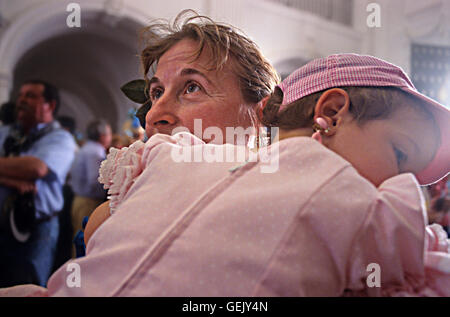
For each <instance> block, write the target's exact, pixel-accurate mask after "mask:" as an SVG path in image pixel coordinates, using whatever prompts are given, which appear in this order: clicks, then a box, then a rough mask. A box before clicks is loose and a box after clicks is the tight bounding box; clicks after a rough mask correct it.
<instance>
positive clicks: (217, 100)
mask: <svg viewBox="0 0 450 317" xmlns="http://www.w3.org/2000/svg"><path fill="white" fill-rule="evenodd" d="M196 48H197V43H196V42H195V41H193V40H189V39H185V40H181V41H180V42H178V43H177V44H175V45H174V46H172V47H171V48H170V49H169V50H168V51H167V52H166V53H165V54H164V55H162V57H161V58H160V60H159V62H158V66H157V69H156V72H155V74H154V76H153V78H152V79H151V80H150V83H151V84H150V87H149V88H150V89H149V92H150V97H151V100H152V107H151V109H150V110H149V111H148V113H147V115H146V133H147V136H148V137H150V136H152V135H153V134H155V133H164V134H172V131H173V130H174V129H175V128H181V127H184V128H186V129H187V130H189V132H191V133H193V134H196V135H197V136H199V137H201V138H202V139H204V140H205V141H206V142H209V141H214V143H224V141H225V135H226V134H225V133H226V127H239V126H242V127H243V128H244V129H246V128H247V127H249V126H251V121H250V119H249V118H248V117H247V116H243V115H241V111H240V110H241V106H242V105H243V104H244V101H243V97H242V94H241V90H240V87H239V81H238V78H237V76H236V75H235V74H234V73H233V72H232V71H231V65H230V63H229V62H228V64H226V65H225V66H224V67H223V69H221V70H220V71H217V70H208V63H209V61H210V57H211V56H210V52H209V51H208V50H207V49H205V50H204V51H203V52H202V54H201V55H200V57H199V58H198V59H197V60H195V61H192V59H193V58H192V54H193V52H194V51H195V49H196ZM196 119H200V120H201V124H200V121H197V123H196V125H195V126H194V120H196ZM194 127H195V128H196V129H194ZM209 127H217V129H218V130H220V131H221V132H222V135H223V140H217V139H216V140H211V139H208V138H205V137H203V136H204V131H205V129H206V128H209ZM199 133H201V136H200V135H198V134H199Z"/></svg>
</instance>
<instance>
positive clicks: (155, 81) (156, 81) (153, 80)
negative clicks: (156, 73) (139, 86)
mask: <svg viewBox="0 0 450 317" xmlns="http://www.w3.org/2000/svg"><path fill="white" fill-rule="evenodd" d="M153 83H159V78H158V77H152V79H150V80H149V81H148V86H149V87H150V86H151V85H152V84H153Z"/></svg>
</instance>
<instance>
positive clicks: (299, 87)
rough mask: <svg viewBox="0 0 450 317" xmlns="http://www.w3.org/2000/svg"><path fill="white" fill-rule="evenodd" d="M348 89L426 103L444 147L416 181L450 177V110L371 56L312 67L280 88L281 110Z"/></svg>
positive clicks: (331, 60)
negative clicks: (396, 92)
mask: <svg viewBox="0 0 450 317" xmlns="http://www.w3.org/2000/svg"><path fill="white" fill-rule="evenodd" d="M344 86H375V87H380V86H391V87H398V88H400V89H401V90H403V91H405V92H407V93H409V94H411V95H413V96H415V97H416V98H418V99H419V100H421V101H423V102H424V104H425V105H427V106H428V109H429V110H430V111H431V113H432V114H433V115H434V118H435V120H436V122H437V124H438V126H439V128H440V132H441V144H440V147H439V149H438V151H437V152H436V155H435V157H434V158H433V160H432V162H431V163H430V164H429V165H428V166H427V167H426V168H425V169H424V170H423V171H422V172H420V173H418V174H417V175H416V177H417V179H418V181H419V183H420V184H422V185H426V184H431V183H434V182H436V181H438V180H439V179H441V178H442V177H444V176H446V175H447V174H449V172H450V109H448V108H446V107H445V106H443V105H441V104H440V103H438V102H436V101H435V100H433V99H431V98H428V97H427V96H425V95H423V94H421V93H419V92H418V91H417V89H416V88H415V87H414V85H413V84H412V82H411V80H410V79H409V78H408V76H407V75H406V74H405V72H404V71H403V70H402V69H401V68H400V67H397V66H395V65H393V64H390V63H388V62H386V61H383V60H381V59H378V58H375V57H373V56H367V55H357V54H337V55H331V56H329V57H327V58H321V59H316V60H314V61H312V62H310V63H308V64H307V65H305V66H303V67H301V68H299V69H297V70H296V71H295V72H294V73H292V74H291V75H290V76H289V77H287V78H286V79H285V80H284V81H283V82H282V83H281V84H280V85H279V87H280V88H281V90H282V91H283V94H284V95H283V103H282V106H281V110H283V108H285V106H286V105H288V104H290V103H291V102H293V101H295V100H298V99H300V98H302V97H305V96H308V95H310V94H313V93H315V92H318V91H321V90H324V89H329V88H333V87H344ZM283 106H284V107H283Z"/></svg>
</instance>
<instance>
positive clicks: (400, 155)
mask: <svg viewBox="0 0 450 317" xmlns="http://www.w3.org/2000/svg"><path fill="white" fill-rule="evenodd" d="M394 152H395V157H396V158H397V164H398V165H400V164H403V163H404V162H405V161H406V159H407V158H408V157H407V156H406V154H405V153H403V152H402V151H400V150H399V149H397V148H396V147H394Z"/></svg>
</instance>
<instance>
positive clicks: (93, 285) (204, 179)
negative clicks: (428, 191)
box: [0, 133, 450, 297]
mask: <svg viewBox="0 0 450 317" xmlns="http://www.w3.org/2000/svg"><path fill="white" fill-rule="evenodd" d="M190 144H197V145H194V146H190ZM183 147H188V148H189V149H192V150H193V149H197V150H201V151H205V150H219V149H220V148H222V149H223V148H228V149H230V148H234V149H237V147H236V146H232V145H222V146H218V145H212V144H207V145H205V144H203V143H202V142H201V141H198V139H196V138H195V137H194V136H191V135H189V134H186V133H184V134H179V135H176V136H174V137H171V136H166V135H155V136H153V137H152V138H151V139H150V140H149V141H148V142H147V143H146V144H145V146H144V148H142V151H137V152H135V153H138V152H139V155H138V156H139V164H135V163H133V164H132V165H133V166H135V167H136V166H141V167H142V170H141V172H140V174H139V175H138V176H136V177H135V178H134V179H133V181H132V183H130V184H131V186H128V185H127V186H122V185H121V188H124V189H127V191H126V193H123V195H122V196H120V197H122V199H121V200H120V201H119V200H116V202H117V205H116V211H115V213H114V214H112V215H111V217H110V218H109V219H107V220H106V221H105V222H104V223H103V224H102V225H101V226H100V227H99V228H98V229H97V231H96V232H95V233H94V234H93V236H92V238H91V240H90V241H89V244H88V246H87V255H86V256H85V257H83V258H80V259H76V260H71V261H69V262H67V263H66V264H65V265H63V266H62V267H61V268H60V269H59V270H58V271H57V272H55V273H54V274H53V275H52V277H51V278H50V280H49V283H48V291H47V293H46V295H48V296H188V297H190V296H226V297H229V296H238V297H240V296H342V295H348V296H361V295H363V296H450V289H449V285H450V283H449V276H450V273H449V268H450V264H449V245H450V244H449V240H447V239H446V237H445V236H444V234H443V232H442V230H441V228H440V227H439V226H435V225H434V226H431V227H427V229H425V228H426V226H425V223H426V213H425V211H424V210H423V206H424V202H423V197H422V195H421V192H420V190H419V188H418V184H417V180H416V179H415V177H414V176H413V175H411V174H402V175H399V176H396V177H393V178H391V179H388V180H387V181H385V182H384V183H383V184H382V185H381V186H380V187H379V188H375V187H374V186H373V185H372V184H371V183H369V182H368V181H366V180H365V179H364V178H362V177H361V176H360V175H359V174H358V173H357V172H356V170H355V169H354V168H353V167H352V166H351V165H350V164H349V163H348V162H347V161H345V160H344V159H342V158H341V157H339V156H338V155H336V154H335V153H333V152H331V151H329V150H328V149H327V148H325V147H324V146H322V145H321V144H319V143H318V142H317V141H315V140H313V139H311V138H306V137H298V138H290V139H286V140H282V141H281V142H280V143H279V170H278V171H277V172H275V173H272V174H266V173H261V171H260V168H259V167H260V165H261V164H262V163H261V162H259V161H258V162H248V163H242V162H236V163H233V162H225V163H217V162H212V163H206V162H193V163H184V162H178V163H177V162H174V160H173V156H172V153H173V151H180V149H183ZM122 162H125V161H122ZM129 163H130V162H129V161H128V162H127V163H126V164H125V163H124V166H130V164H129ZM105 164H106V163H105ZM120 168H121V167H120V166H118V167H116V171H118V170H119V169H120ZM117 175H118V174H117ZM121 175H124V174H121ZM102 177H104V178H102V179H109V181H110V182H112V183H109V186H110V189H111V188H112V186H113V185H114V182H115V180H116V179H117V180H127V182H128V181H129V180H130V179H129V178H128V177H126V176H122V177H123V178H115V177H114V178H112V179H110V178H108V176H106V175H103V176H102ZM121 194H122V193H121ZM118 197H119V196H118ZM71 263H77V264H78V265H79V267H80V274H81V287H69V286H68V285H67V283H66V280H67V278H68V276H69V274H70V270H68V266H69V265H70V264H71ZM370 263H377V264H379V265H380V268H381V275H380V276H381V288H368V287H367V284H366V278H367V276H368V274H369V273H368V272H367V271H366V268H367V266H368V265H369V264H370ZM6 291H7V290H6ZM22 291H23V294H30V292H28V291H27V289H26V287H25V288H22ZM2 292H3V294H4V292H5V290H2V291H0V295H1V294H2Z"/></svg>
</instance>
